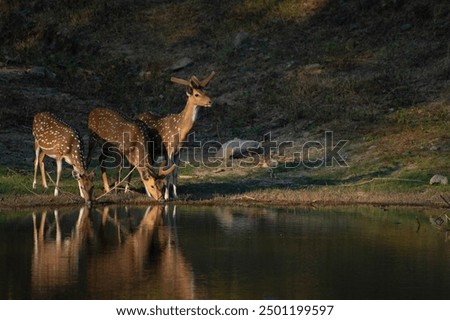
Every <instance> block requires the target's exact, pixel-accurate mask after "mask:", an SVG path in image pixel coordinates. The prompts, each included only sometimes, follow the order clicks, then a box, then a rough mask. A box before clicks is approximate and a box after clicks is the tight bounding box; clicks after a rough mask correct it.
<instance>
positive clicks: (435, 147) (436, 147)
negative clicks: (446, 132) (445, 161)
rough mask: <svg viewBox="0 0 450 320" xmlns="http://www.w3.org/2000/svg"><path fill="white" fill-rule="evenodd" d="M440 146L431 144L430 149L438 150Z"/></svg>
mask: <svg viewBox="0 0 450 320" xmlns="http://www.w3.org/2000/svg"><path fill="white" fill-rule="evenodd" d="M439 149H440V148H439V147H438V146H431V147H430V151H438V150H439Z"/></svg>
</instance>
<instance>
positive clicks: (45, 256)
mask: <svg viewBox="0 0 450 320" xmlns="http://www.w3.org/2000/svg"><path fill="white" fill-rule="evenodd" d="M47 214H48V213H47V211H44V212H43V213H42V216H41V220H40V225H39V229H38V225H37V217H36V214H35V213H34V212H33V237H34V251H33V260H32V267H31V287H32V295H33V296H34V295H35V294H37V295H38V297H39V298H51V297H52V296H53V295H55V294H64V291H65V290H66V288H67V286H68V284H71V283H75V282H76V281H77V279H78V274H79V270H78V262H79V258H80V251H81V248H82V245H83V243H84V240H85V238H86V236H92V233H91V232H90V231H91V229H92V223H91V222H92V221H91V220H90V219H89V218H88V215H89V209H88V208H87V207H82V208H81V209H80V211H79V214H78V220H77V222H76V225H75V227H74V228H73V230H72V232H71V235H70V237H65V238H64V239H63V238H62V232H61V227H60V221H59V219H60V218H59V212H58V210H55V211H54V221H53V223H51V221H47V220H50V219H47ZM46 224H48V228H47V230H46ZM53 231H54V232H55V238H54V239H52V238H51V237H50V235H51V234H52V233H53ZM46 238H47V239H46Z"/></svg>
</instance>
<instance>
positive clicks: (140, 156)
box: [87, 108, 175, 200]
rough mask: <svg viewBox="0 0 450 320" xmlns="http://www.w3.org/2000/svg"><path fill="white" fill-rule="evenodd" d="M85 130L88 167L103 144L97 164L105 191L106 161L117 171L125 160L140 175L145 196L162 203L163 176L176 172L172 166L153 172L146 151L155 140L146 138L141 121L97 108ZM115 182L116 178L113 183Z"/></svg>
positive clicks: (151, 162) (151, 153) (145, 129)
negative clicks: (99, 146)
mask: <svg viewBox="0 0 450 320" xmlns="http://www.w3.org/2000/svg"><path fill="white" fill-rule="evenodd" d="M88 127H89V131H90V135H89V152H88V160H87V163H88V165H89V163H90V160H91V157H92V152H93V149H94V147H95V145H96V144H97V143H99V142H102V152H101V155H100V159H99V162H100V167H101V170H102V180H103V186H104V188H105V191H106V192H109V191H110V187H109V183H108V178H107V175H106V167H107V164H108V161H109V162H110V163H111V164H113V165H114V167H116V168H117V169H118V172H120V171H119V170H120V168H121V165H123V162H122V160H123V159H122V158H123V157H125V158H126V159H127V160H128V162H129V163H130V165H131V166H132V167H133V168H134V167H135V168H136V169H137V171H138V172H139V175H140V177H141V180H142V182H143V184H144V187H145V191H146V193H147V195H148V196H149V197H153V198H154V199H156V200H162V198H163V194H162V192H163V191H162V190H163V189H164V187H165V183H166V181H165V177H166V176H167V175H168V174H170V173H171V172H172V171H173V170H174V169H175V165H172V166H171V167H168V168H163V167H162V166H161V167H160V168H159V170H156V168H155V167H154V166H153V165H154V163H155V162H154V156H153V151H152V150H150V149H149V144H150V143H151V142H153V139H154V138H152V137H149V136H148V129H147V128H146V126H145V125H144V124H143V123H142V122H140V121H137V120H132V119H129V118H128V117H126V116H125V115H123V114H121V113H119V112H117V111H113V110H111V109H108V108H96V109H94V110H92V111H91V113H90V114H89V120H88ZM111 159H112V160H111ZM119 161H120V163H118V162H119ZM118 180H119V179H118V178H117V179H116V183H117V182H118Z"/></svg>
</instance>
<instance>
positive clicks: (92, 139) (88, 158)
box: [86, 133, 97, 168]
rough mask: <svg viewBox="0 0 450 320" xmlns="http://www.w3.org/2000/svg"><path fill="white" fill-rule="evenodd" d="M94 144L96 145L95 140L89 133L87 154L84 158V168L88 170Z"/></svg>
mask: <svg viewBox="0 0 450 320" xmlns="http://www.w3.org/2000/svg"><path fill="white" fill-rule="evenodd" d="M96 144H97V141H96V140H95V138H94V136H93V134H92V133H91V134H90V135H89V144H88V154H87V157H86V168H89V164H90V163H91V159H92V152H93V151H94V148H95V145H96Z"/></svg>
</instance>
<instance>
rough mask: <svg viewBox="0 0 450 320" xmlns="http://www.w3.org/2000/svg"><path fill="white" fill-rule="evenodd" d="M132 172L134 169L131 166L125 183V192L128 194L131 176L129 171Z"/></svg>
mask: <svg viewBox="0 0 450 320" xmlns="http://www.w3.org/2000/svg"><path fill="white" fill-rule="evenodd" d="M133 170H134V167H133V166H131V167H130V172H128V178H127V181H125V192H129V191H130V184H131V176H132V175H133V173H131V171H133Z"/></svg>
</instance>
